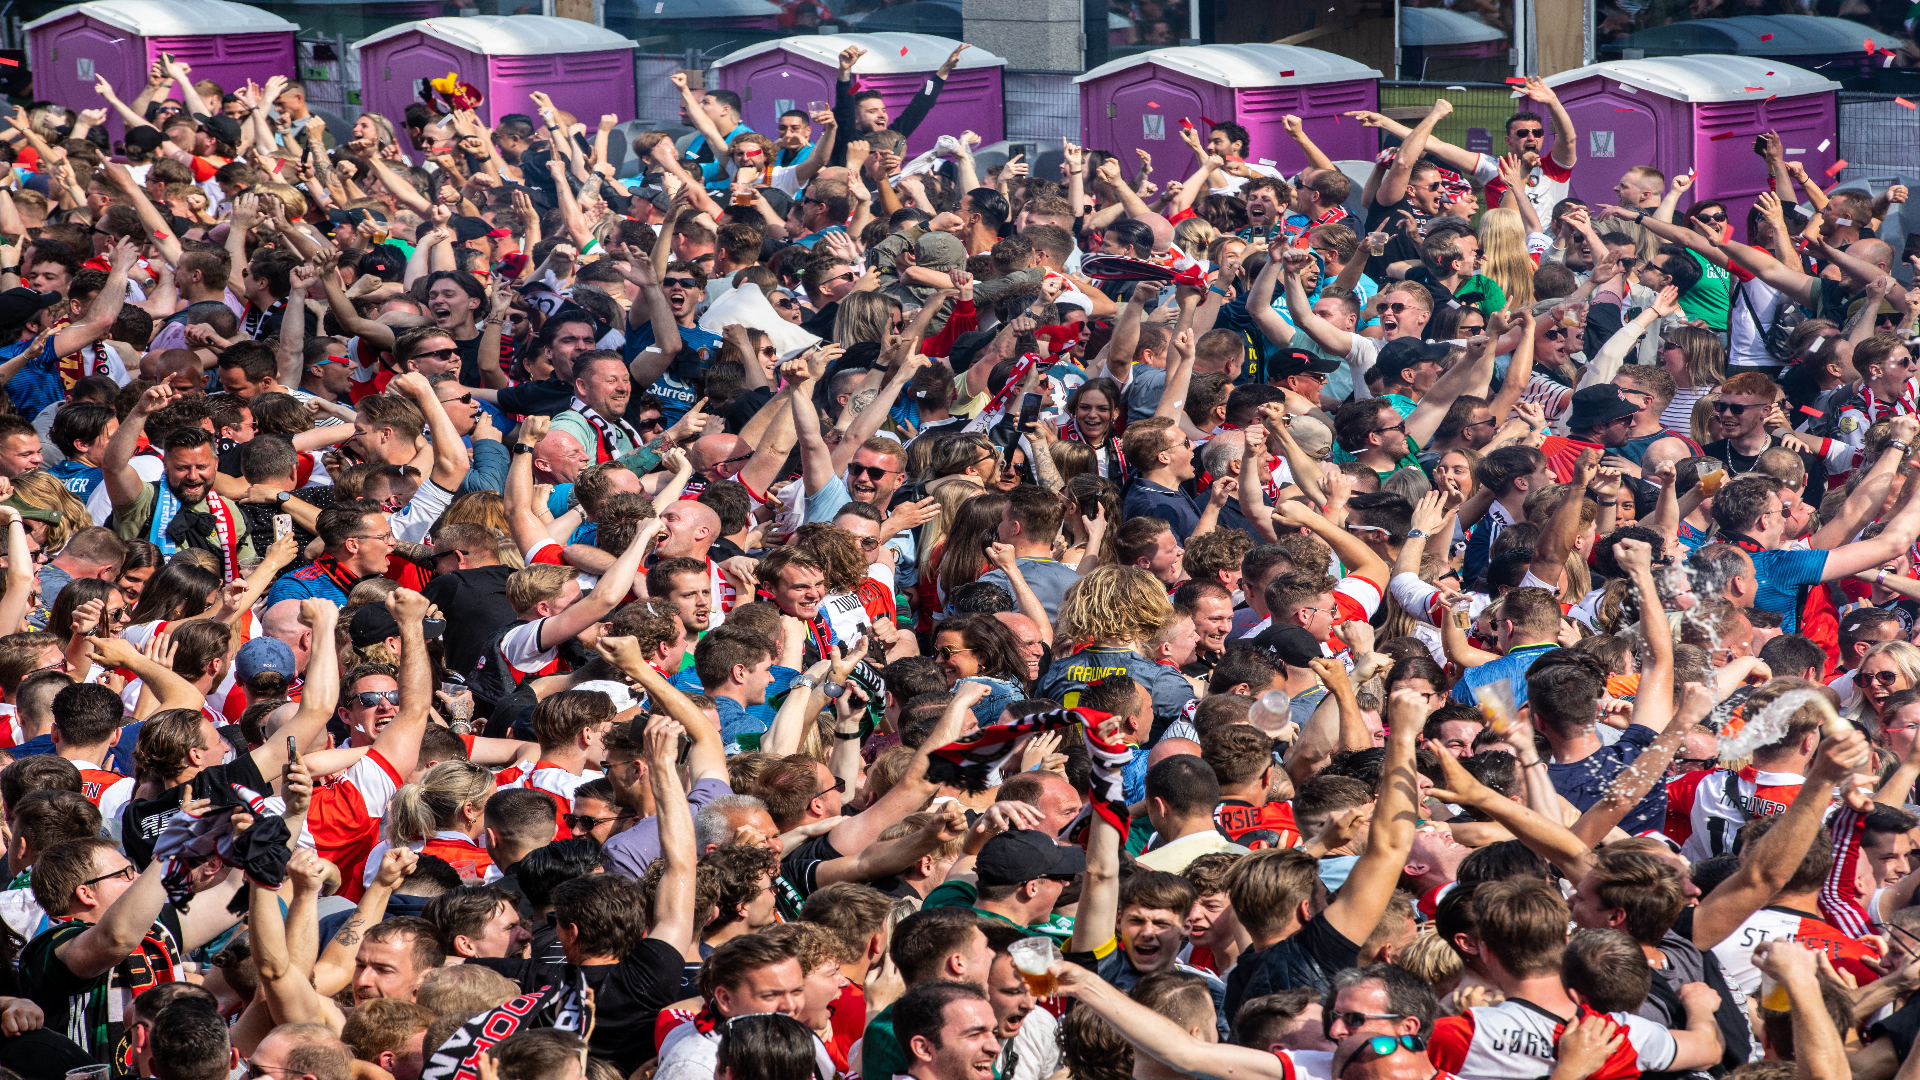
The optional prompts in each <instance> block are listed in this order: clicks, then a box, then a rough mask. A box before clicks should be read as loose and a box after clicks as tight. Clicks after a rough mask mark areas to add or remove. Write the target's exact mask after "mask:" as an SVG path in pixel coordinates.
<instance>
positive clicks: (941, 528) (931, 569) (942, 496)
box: [914, 439, 980, 576]
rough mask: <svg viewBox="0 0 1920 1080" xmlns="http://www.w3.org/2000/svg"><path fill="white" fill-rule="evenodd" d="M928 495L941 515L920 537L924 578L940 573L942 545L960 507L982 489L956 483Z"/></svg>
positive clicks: (931, 491) (928, 491) (942, 486)
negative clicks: (935, 503)
mask: <svg viewBox="0 0 1920 1080" xmlns="http://www.w3.org/2000/svg"><path fill="white" fill-rule="evenodd" d="M914 441H915V442H918V441H919V440H917V439H916V440H914ZM927 493H928V494H929V495H932V496H933V497H934V499H936V500H937V501H938V502H939V503H940V515H939V516H938V517H936V518H934V519H933V520H932V521H929V522H927V524H926V529H925V531H924V532H923V533H922V534H921V537H920V573H921V574H922V575H923V576H926V575H932V574H934V573H936V572H938V571H939V569H940V559H939V556H940V555H944V554H945V553H946V552H945V549H944V548H943V547H941V545H942V543H943V542H944V541H945V540H946V539H947V533H948V532H949V531H951V530H952V528H953V521H954V519H955V518H957V517H959V516H960V505H961V504H962V503H964V502H966V501H967V500H968V499H971V498H973V497H974V496H975V495H978V494H980V489H979V488H977V487H974V486H973V485H972V484H969V483H966V482H965V481H954V482H953V483H950V484H941V485H940V486H938V487H930V488H928V490H927Z"/></svg>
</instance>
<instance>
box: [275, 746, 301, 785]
mask: <svg viewBox="0 0 1920 1080" xmlns="http://www.w3.org/2000/svg"><path fill="white" fill-rule="evenodd" d="M299 760H300V747H299V745H298V744H297V743H295V742H294V737H293V736H291V735H289V736H287V763H286V764H285V765H282V766H280V784H281V790H282V791H284V790H285V789H286V781H287V777H289V776H291V775H293V763H294V762H296V761H299Z"/></svg>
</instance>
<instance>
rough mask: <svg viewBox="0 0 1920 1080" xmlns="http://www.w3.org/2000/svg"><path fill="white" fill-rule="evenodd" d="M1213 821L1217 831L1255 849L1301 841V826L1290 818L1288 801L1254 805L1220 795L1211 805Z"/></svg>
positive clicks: (1295, 843)
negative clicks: (1219, 798) (1223, 797)
mask: <svg viewBox="0 0 1920 1080" xmlns="http://www.w3.org/2000/svg"><path fill="white" fill-rule="evenodd" d="M1213 824H1214V827H1215V828H1217V829H1219V830H1220V835H1222V836H1224V837H1226V838H1227V839H1229V840H1231V841H1233V842H1234V843H1236V844H1240V845H1241V846H1243V847H1248V848H1252V849H1253V850H1255V851H1260V850H1263V849H1268V848H1290V847H1293V846H1295V845H1297V844H1299V843H1300V826H1299V825H1297V824H1296V823H1295V822H1294V820H1293V806H1292V804H1290V803H1283V802H1270V803H1267V804H1265V805H1264V806H1253V805H1251V804H1249V803H1245V802H1241V801H1240V800H1238V799H1223V800H1221V803H1220V805H1219V806H1216V807H1214V810H1213Z"/></svg>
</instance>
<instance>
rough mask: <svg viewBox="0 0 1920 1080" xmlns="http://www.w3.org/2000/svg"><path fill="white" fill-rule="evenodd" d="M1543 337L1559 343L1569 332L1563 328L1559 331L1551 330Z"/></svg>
mask: <svg viewBox="0 0 1920 1080" xmlns="http://www.w3.org/2000/svg"><path fill="white" fill-rule="evenodd" d="M1542 336H1543V337H1545V338H1546V339H1547V340H1548V341H1559V340H1560V339H1561V338H1564V337H1566V336H1567V331H1566V328H1565V327H1561V328H1559V329H1557V330H1549V331H1547V332H1546V333H1545V334H1544V335H1542Z"/></svg>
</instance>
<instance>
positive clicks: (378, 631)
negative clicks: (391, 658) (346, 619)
mask: <svg viewBox="0 0 1920 1080" xmlns="http://www.w3.org/2000/svg"><path fill="white" fill-rule="evenodd" d="M399 636H400V623H399V622H398V621H396V620H395V619H394V617H393V612H391V611H388V610H387V605H385V604H368V605H367V606H366V607H363V608H361V609H360V610H359V611H356V612H354V613H353V622H352V624H351V625H350V626H348V628H347V637H348V638H350V639H352V641H353V647H354V648H356V649H364V648H366V647H367V646H369V645H372V644H374V643H376V642H381V641H385V640H387V639H388V638H390V637H399Z"/></svg>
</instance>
